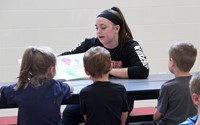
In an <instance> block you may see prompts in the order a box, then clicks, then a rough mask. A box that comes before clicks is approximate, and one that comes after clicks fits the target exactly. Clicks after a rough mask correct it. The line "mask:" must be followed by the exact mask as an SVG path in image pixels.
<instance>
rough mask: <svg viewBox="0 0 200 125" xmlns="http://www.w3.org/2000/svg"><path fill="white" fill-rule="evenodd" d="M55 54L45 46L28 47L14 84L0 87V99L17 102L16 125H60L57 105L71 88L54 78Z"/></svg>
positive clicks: (10, 103)
mask: <svg viewBox="0 0 200 125" xmlns="http://www.w3.org/2000/svg"><path fill="white" fill-rule="evenodd" d="M55 65H56V57H55V55H54V54H53V52H52V51H51V49H50V48H48V47H28V48H27V49H26V50H25V52H24V55H23V58H22V63H21V68H20V73H19V76H18V81H17V83H16V84H13V85H9V86H3V87H1V88H0V93H1V98H0V99H1V102H3V103H5V104H8V105H17V106H18V107H19V110H18V120H17V124H18V125H61V113H60V106H61V104H62V102H63V101H64V100H66V99H68V98H69V97H70V95H71V94H70V93H71V92H72V91H73V87H72V86H69V85H68V84H66V83H62V82H61V81H58V80H54V79H53V77H54V75H55V71H56V70H55Z"/></svg>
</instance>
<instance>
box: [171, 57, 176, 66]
mask: <svg viewBox="0 0 200 125" xmlns="http://www.w3.org/2000/svg"><path fill="white" fill-rule="evenodd" d="M170 62H171V63H170V64H171V66H172V67H173V66H174V65H175V64H176V61H175V60H174V59H173V58H170Z"/></svg>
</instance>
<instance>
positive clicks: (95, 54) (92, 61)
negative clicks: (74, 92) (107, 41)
mask: <svg viewBox="0 0 200 125" xmlns="http://www.w3.org/2000/svg"><path fill="white" fill-rule="evenodd" d="M83 63H84V67H85V70H86V71H87V72H89V74H90V75H91V76H92V77H102V75H105V74H107V73H108V72H109V71H110V68H111V57H110V53H109V52H108V51H107V50H106V49H105V48H103V47H99V46H98V47H92V48H90V49H89V50H88V51H87V52H86V53H85V55H84V57H83Z"/></svg>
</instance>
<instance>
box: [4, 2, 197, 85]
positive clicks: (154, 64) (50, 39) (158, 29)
mask: <svg viewBox="0 0 200 125" xmlns="http://www.w3.org/2000/svg"><path fill="white" fill-rule="evenodd" d="M112 6H118V7H119V8H121V10H122V12H123V13H124V16H125V18H126V21H127V22H128V24H129V26H130V28H131V30H132V32H133V35H134V37H135V40H137V41H138V42H140V44H141V46H142V48H143V50H144V52H145V54H146V56H147V58H148V61H149V64H150V74H155V73H162V72H169V71H168V68H167V65H168V49H169V46H170V45H171V44H172V43H173V42H175V41H190V42H193V44H194V45H195V46H197V47H198V49H200V14H199V12H200V1H199V0H166V1H160V0H150V1H147V0H117V1H116V0H106V1H95V0H82V1H81V0H73V1H67V0H32V1H27V0H1V1H0V58H1V61H0V82H13V81H16V80H17V79H16V77H17V76H18V73H19V63H18V61H17V60H18V59H19V58H22V54H23V52H24V49H25V48H26V47H27V46H29V45H43V46H49V47H52V48H53V49H54V51H55V52H56V53H57V54H59V53H61V52H63V51H65V50H69V49H73V48H74V47H75V46H76V45H77V44H78V43H79V42H81V41H83V40H84V39H85V38H90V37H93V36H96V33H95V26H94V25H95V19H96V16H97V15H98V14H99V13H100V12H101V11H102V10H104V9H108V8H111V7H112ZM199 55H200V53H199ZM199 55H198V58H197V61H196V63H195V65H194V67H193V69H192V71H200V61H199V60H200V56H199Z"/></svg>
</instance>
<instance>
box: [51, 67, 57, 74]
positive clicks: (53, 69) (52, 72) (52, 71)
mask: <svg viewBox="0 0 200 125" xmlns="http://www.w3.org/2000/svg"><path fill="white" fill-rule="evenodd" d="M55 72H56V69H55V66H51V67H50V73H51V75H55Z"/></svg>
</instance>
